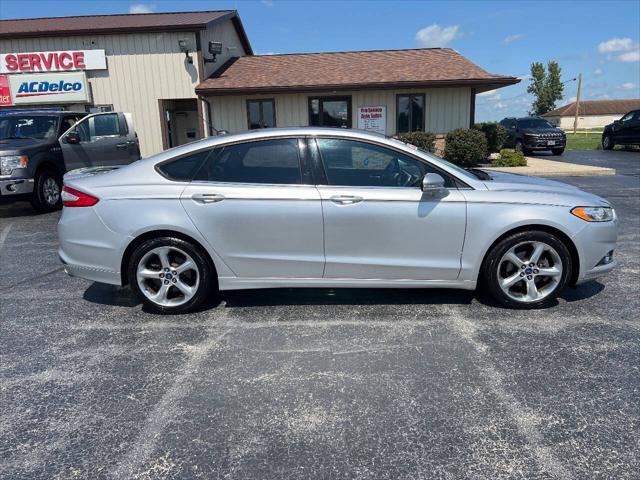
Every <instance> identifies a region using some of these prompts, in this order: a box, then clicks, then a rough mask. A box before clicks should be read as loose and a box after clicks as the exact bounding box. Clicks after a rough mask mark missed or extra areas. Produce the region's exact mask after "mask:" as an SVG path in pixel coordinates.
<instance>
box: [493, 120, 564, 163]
mask: <svg viewBox="0 0 640 480" xmlns="http://www.w3.org/2000/svg"><path fill="white" fill-rule="evenodd" d="M500 125H502V126H503V127H504V128H506V129H507V140H506V141H505V143H504V146H505V147H508V148H515V149H516V150H517V151H519V152H522V153H524V154H525V155H529V154H530V153H531V152H538V151H543V150H550V151H551V152H552V153H553V154H554V155H562V153H563V152H564V147H565V145H566V144H567V136H566V135H565V133H564V132H563V131H562V130H560V129H559V128H557V127H555V126H553V125H552V124H550V123H549V122H547V121H546V120H545V119H543V118H540V117H524V118H505V119H503V120H502V121H501V122H500Z"/></svg>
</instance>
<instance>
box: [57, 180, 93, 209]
mask: <svg viewBox="0 0 640 480" xmlns="http://www.w3.org/2000/svg"><path fill="white" fill-rule="evenodd" d="M99 201H100V199H99V198H96V197H93V196H91V195H89V194H88V193H84V192H81V191H80V190H76V189H75V188H71V187H67V186H66V185H65V186H64V187H62V204H63V205H64V206H65V207H93V206H94V205H95V204H96V203H98V202H99Z"/></svg>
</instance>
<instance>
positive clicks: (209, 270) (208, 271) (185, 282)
mask: <svg viewBox="0 0 640 480" xmlns="http://www.w3.org/2000/svg"><path fill="white" fill-rule="evenodd" d="M163 252H164V253H166V256H165V255H164V254H163ZM162 257H164V259H163V258H162ZM187 262H190V263H191V265H192V266H189V265H188V264H187ZM181 267H182V268H185V270H184V271H182V272H180V269H181ZM187 267H188V268H187ZM127 279H128V280H129V285H130V286H131V289H132V290H133V292H134V293H135V294H136V295H137V296H138V297H139V298H140V300H142V303H143V305H144V306H145V307H146V308H147V309H148V310H149V311H151V312H154V313H161V314H180V313H188V312H193V311H194V310H197V309H198V308H199V307H200V306H202V305H203V303H204V302H205V301H206V300H207V299H210V298H212V297H213V296H215V294H216V293H217V276H216V272H215V268H214V267H213V264H212V263H211V260H210V259H209V257H208V256H207V254H206V253H205V252H204V251H203V250H202V249H201V248H200V247H199V246H197V245H194V244H193V243H191V242H188V241H185V240H182V239H180V238H175V237H160V238H154V239H150V240H147V241H145V242H143V243H142V244H140V245H139V246H138V247H137V248H136V249H135V250H134V251H133V253H132V254H131V258H130V260H129V265H128V268H127ZM154 294H159V297H158V299H153V296H154Z"/></svg>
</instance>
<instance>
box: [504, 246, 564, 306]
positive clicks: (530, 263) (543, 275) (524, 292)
mask: <svg viewBox="0 0 640 480" xmlns="http://www.w3.org/2000/svg"><path fill="white" fill-rule="evenodd" d="M562 271H563V265H562V260H561V259H560V255H558V252H556V250H555V249H554V248H553V247H552V246H551V245H548V244H546V243H544V242H540V241H528V242H520V243H518V244H516V245H514V246H513V247H511V248H510V249H509V250H507V252H506V253H505V254H504V255H503V256H502V258H501V259H500V262H499V263H498V283H499V285H500V288H501V289H502V291H503V292H504V293H505V294H506V295H507V296H508V297H509V298H511V299H512V300H515V301H518V302H525V303H531V302H537V301H540V300H542V299H544V298H546V297H548V296H549V295H550V294H551V293H553V291H554V290H555V289H556V288H557V287H558V285H559V284H560V281H561V279H562Z"/></svg>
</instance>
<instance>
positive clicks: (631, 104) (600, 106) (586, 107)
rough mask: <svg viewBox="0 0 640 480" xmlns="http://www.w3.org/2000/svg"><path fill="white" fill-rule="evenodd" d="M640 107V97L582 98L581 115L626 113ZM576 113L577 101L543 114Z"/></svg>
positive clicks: (557, 115)
mask: <svg viewBox="0 0 640 480" xmlns="http://www.w3.org/2000/svg"><path fill="white" fill-rule="evenodd" d="M638 109H640V99H635V98H631V99H624V100H582V101H581V102H580V111H579V114H580V115H617V114H620V115H624V114H625V113H627V112H629V111H631V110H638ZM575 114H576V102H571V103H569V104H567V105H565V106H563V107H560V108H556V109H555V110H551V111H550V112H547V113H545V114H543V115H542V116H543V117H573V116H574V115H575Z"/></svg>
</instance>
